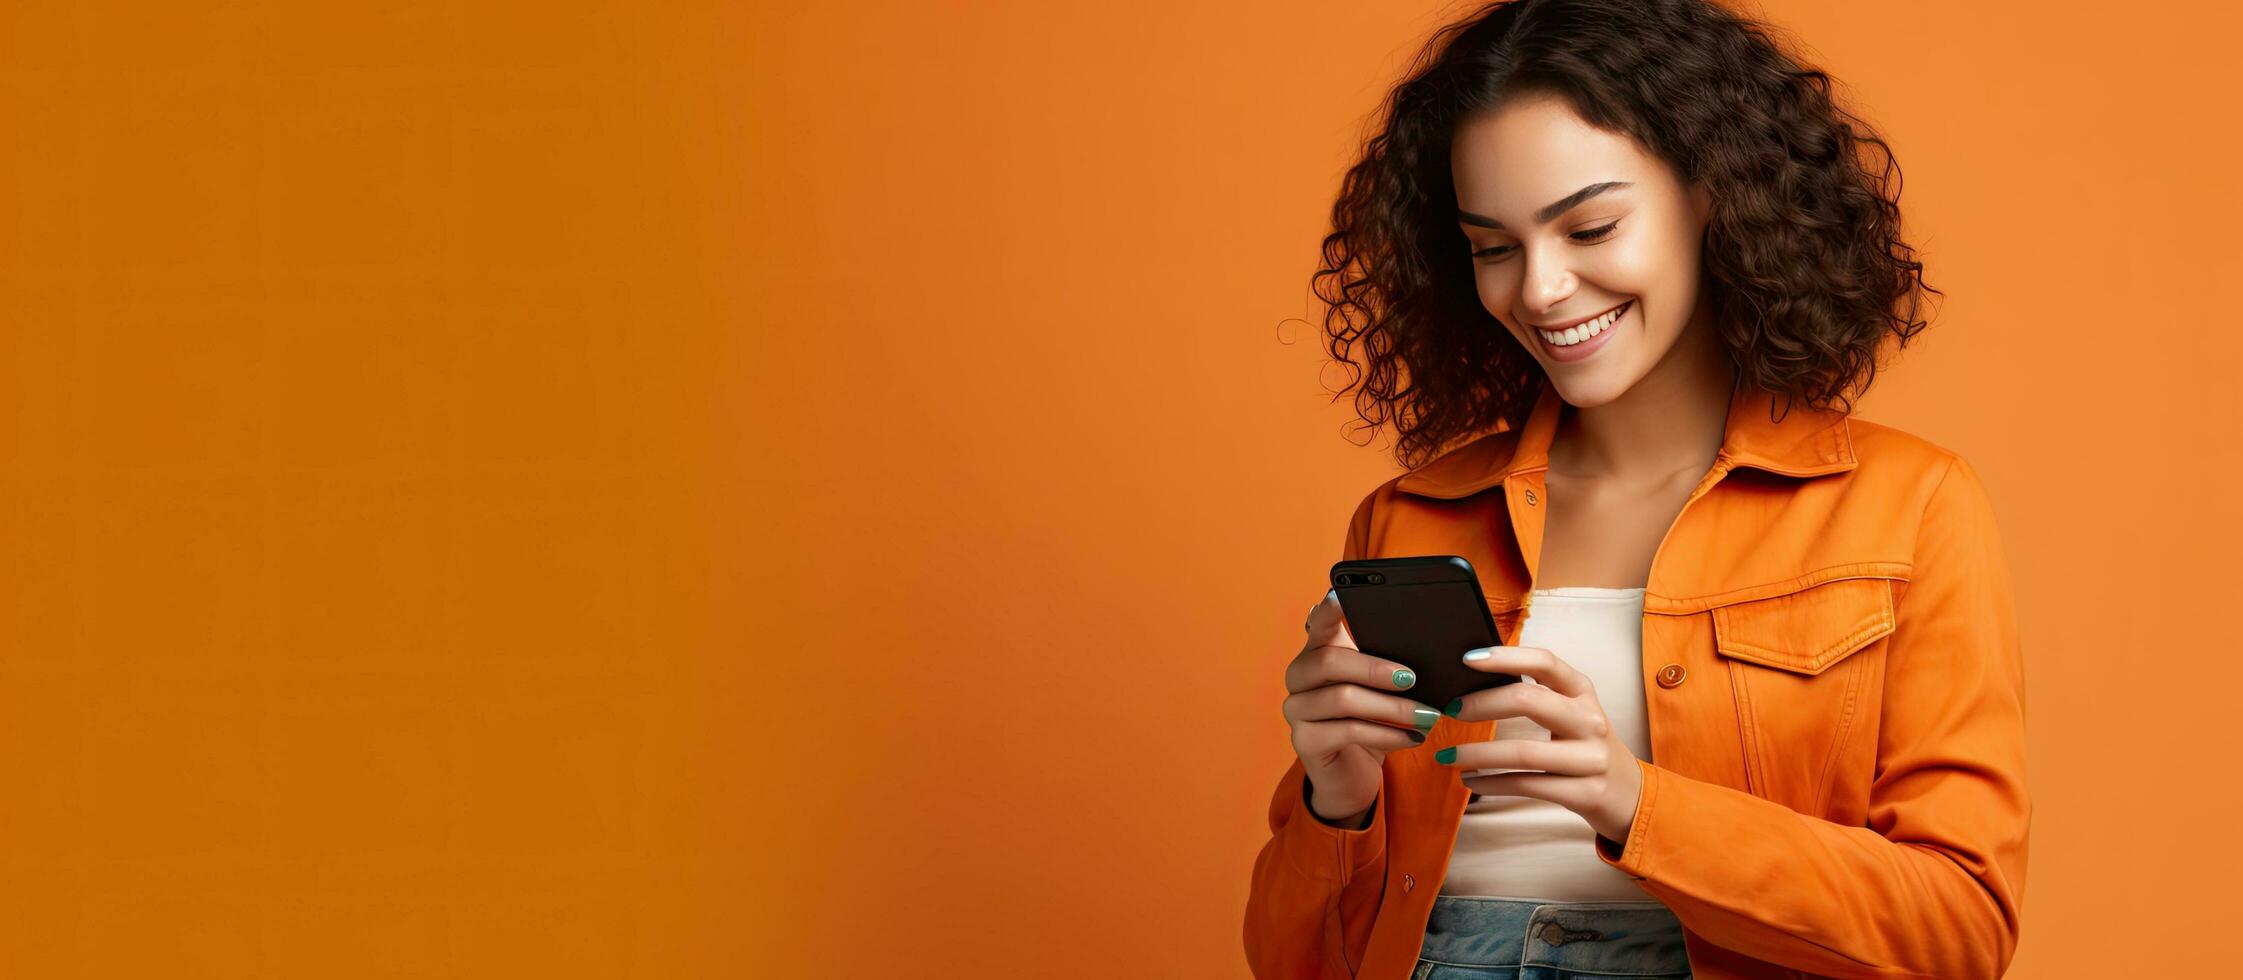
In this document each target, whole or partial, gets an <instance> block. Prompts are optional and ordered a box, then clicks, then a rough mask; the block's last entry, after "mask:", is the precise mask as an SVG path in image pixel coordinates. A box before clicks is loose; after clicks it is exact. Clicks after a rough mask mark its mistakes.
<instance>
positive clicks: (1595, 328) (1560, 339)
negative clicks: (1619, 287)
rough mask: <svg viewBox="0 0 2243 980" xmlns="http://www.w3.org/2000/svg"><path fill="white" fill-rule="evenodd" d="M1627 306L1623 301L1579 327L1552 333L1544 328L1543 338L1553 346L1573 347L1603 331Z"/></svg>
mask: <svg viewBox="0 0 2243 980" xmlns="http://www.w3.org/2000/svg"><path fill="white" fill-rule="evenodd" d="M1627 308H1628V307H1627V304H1625V303H1623V304H1621V305H1620V306H1619V307H1617V308H1615V309H1614V310H1613V311H1612V312H1610V313H1606V314H1605V315H1603V316H1600V317H1598V318H1596V319H1594V320H1591V321H1589V322H1587V323H1584V324H1581V325H1580V326H1577V327H1567V328H1565V329H1564V330H1561V331H1558V332H1556V333H1551V332H1550V331H1548V330H1543V331H1541V333H1542V339H1544V340H1547V341H1549V342H1550V346H1552V347H1571V346H1573V345H1575V344H1578V343H1580V342H1582V341H1584V340H1587V339H1589V338H1591V337H1594V336H1596V335H1598V334H1600V333H1603V332H1604V328H1606V327H1609V326H1611V325H1612V321H1613V320H1614V319H1616V318H1618V317H1619V315H1620V314H1621V313H1623V312H1625V311H1626V310H1627Z"/></svg>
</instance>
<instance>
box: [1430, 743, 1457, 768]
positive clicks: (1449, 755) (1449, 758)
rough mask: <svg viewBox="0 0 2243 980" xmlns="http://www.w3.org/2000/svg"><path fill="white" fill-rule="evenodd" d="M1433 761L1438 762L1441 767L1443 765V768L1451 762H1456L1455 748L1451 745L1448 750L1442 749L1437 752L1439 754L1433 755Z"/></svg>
mask: <svg viewBox="0 0 2243 980" xmlns="http://www.w3.org/2000/svg"><path fill="white" fill-rule="evenodd" d="M1433 761H1435V762H1438V763H1440V764H1442V765H1444V766H1445V765H1448V764H1449V763H1451V762H1455V761H1456V746H1454V745H1451V746H1449V747H1448V748H1445V749H1442V750H1441V751H1439V752H1435V753H1433Z"/></svg>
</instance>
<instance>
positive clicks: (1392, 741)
mask: <svg viewBox="0 0 2243 980" xmlns="http://www.w3.org/2000/svg"><path fill="white" fill-rule="evenodd" d="M1424 742H1425V733H1424V732H1420V731H1417V730H1416V729H1411V728H1394V727H1392V726H1389V725H1381V724H1379V723H1377V722H1373V721H1363V720H1361V719H1359V718H1341V719H1336V720H1333V721H1317V722H1310V723H1308V724H1306V725H1302V726H1301V727H1299V728H1296V729H1294V730H1293V751H1295V752H1296V753H1299V754H1300V755H1301V756H1302V757H1304V758H1314V757H1317V756H1321V755H1329V754H1331V753H1333V752H1337V751H1339V750H1341V749H1343V748H1346V747H1347V746H1350V745H1360V746H1362V747H1364V748H1367V749H1372V750H1374V751H1379V752H1395V751H1400V750H1402V749H1407V748H1411V747H1414V746H1417V745H1421V744H1423V743H1424Z"/></svg>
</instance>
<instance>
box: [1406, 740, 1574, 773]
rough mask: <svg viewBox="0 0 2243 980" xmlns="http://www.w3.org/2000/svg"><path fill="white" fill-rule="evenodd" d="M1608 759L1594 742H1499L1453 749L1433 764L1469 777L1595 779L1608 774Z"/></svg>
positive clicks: (1466, 744) (1453, 747)
mask: <svg viewBox="0 0 2243 980" xmlns="http://www.w3.org/2000/svg"><path fill="white" fill-rule="evenodd" d="M1452 749H1453V750H1454V751H1453V752H1452V751H1451V750H1452ZM1609 758H1610V755H1609V754H1608V753H1607V752H1605V750H1604V746H1602V745H1598V744H1596V743H1593V742H1545V741H1543V740H1541V739H1538V738H1497V739H1489V740H1487V741H1484V742H1463V743H1460V744H1457V745H1452V746H1450V747H1449V748H1446V749H1442V750H1441V751H1440V752H1438V753H1435V754H1434V756H1433V761H1434V762H1437V763H1440V764H1441V765H1444V766H1450V767H1452V768H1455V769H1457V770H1459V771H1460V772H1464V773H1467V774H1469V773H1470V771H1471V770H1474V769H1519V770H1525V771H1529V772H1543V773H1549V774H1551V775H1554V776H1594V775H1597V774H1598V773H1601V772H1603V771H1604V770H1605V767H1606V765H1607V760H1608V759H1609Z"/></svg>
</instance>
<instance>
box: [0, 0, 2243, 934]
mask: <svg viewBox="0 0 2243 980" xmlns="http://www.w3.org/2000/svg"><path fill="white" fill-rule="evenodd" d="M470 8H472V9H470ZM1460 9H1462V8H1457V7H1451V8H1449V10H1448V11H1443V10H1440V9H1436V8H1435V7H1434V6H1433V5H1430V4H1412V3H1381V4H1364V3H1337V2H1306V3H1304V2H1289V3H1254V4H1246V3H1228V4H1224V3H1144V4H1128V5H1121V4H1097V5H1092V4H1050V3H1027V2H1016V3H1004V4H998V3H971V4H969V3H957V2H951V3H860V4H848V5H831V4H828V5H815V4H788V5H780V4H739V5H717V4H662V3H656V4H632V3H619V2H618V3H570V2H559V3H514V4H474V5H467V4H449V3H429V2H384V3H313V4H288V3H269V2H267V3H234V4H224V5H219V4H181V5H154V4H99V3H91V2H81V3H71V4H44V5H37V6H36V7H35V6H33V5H25V4H16V5H10V6H9V7H8V8H7V10H6V11H5V13H4V14H0V25H4V26H0V134H5V135H4V137H0V208H4V212H0V312H4V315H5V317H6V321H7V322H6V329H5V331H0V535H4V537H5V540H6V556H7V560H6V561H5V562H4V563H0V567H4V569H5V570H4V571H0V576H4V577H0V787H5V788H4V790H0V883H4V884H0V973H5V974H7V975H10V976H27V977H28V976H123V975H159V976H197V977H200V976H229V977H230V976H252V975H254V976H274V977H284V976H285V977H296V976H360V975H362V976H461V977H466V976H475V977H481V976H501V975H509V976H511V975H521V976H529V975H542V976H585V977H594V976H597V977H617V976H648V977H654V976H768V977H782V976H805V977H809V976H816V977H872V976H896V975H910V976H916V977H982V976H1071V977H1141V976H1205V977H1239V976H1243V975H1244V974H1245V968H1244V960H1243V955H1242V952H1241V949H1240V942H1239V926H1240V913H1241V908H1242V904H1243V902H1244V900H1245V895H1246V885H1247V876H1248V871H1249V869H1250V867H1251V865H1252V860H1253V857H1254V853H1255V851H1256V849H1257V848H1258V847H1259V845H1260V843H1261V841H1262V839H1263V836H1264V833H1265V831H1266V828H1265V826H1264V824H1263V808H1264V806H1265V804H1266V802H1267V799H1268V793H1269V789H1270V786H1271V785H1272V784H1273V782H1274V780H1275V779H1276V777H1277V776H1278V775H1279V774H1280V773H1281V772H1282V771H1283V769H1284V767H1285V765H1286V763H1287V761H1288V759H1289V757H1290V747H1289V745H1288V743H1287V739H1286V731H1285V728H1284V725H1283V722H1282V720H1281V719H1280V717H1279V714H1278V703H1279V700H1280V699H1281V697H1282V695H1283V690H1282V685H1281V681H1280V671H1281V669H1282V666H1283V664H1284V662H1285V661H1286V660H1287V659H1288V658H1290V657H1291V656H1292V654H1293V653H1294V651H1295V649H1296V648H1297V645H1298V643H1299V633H1298V630H1299V622H1300V618H1301V614H1302V613H1303V612H1304V611H1305V609H1306V608H1307V606H1308V604H1309V603H1310V602H1311V601H1312V600H1313V599H1314V598H1315V597H1316V596H1317V595H1318V594H1319V593H1321V592H1322V591H1323V587H1322V585H1321V584H1320V582H1321V581H1322V574H1323V570H1324V568H1325V566H1326V565H1328V564H1329V563H1330V562H1331V561H1332V560H1333V559H1334V558H1335V556H1336V554H1337V551H1338V548H1339V544H1340V536H1341V532H1342V530H1343V529H1344V527H1345V524H1346V519H1347V516H1348V514H1349V511H1350V509H1351V508H1352V506H1353V505H1354V503H1355V502H1356V501H1357V500H1358V499H1360V497H1361V495H1362V494H1363V493H1365V492H1366V491H1367V490H1368V489H1369V488H1370V487H1371V486H1373V485H1375V484H1376V483H1377V482H1379V481H1381V480H1383V479H1385V478H1386V477H1388V476H1390V475H1392V474H1393V473H1394V472H1395V469H1394V467H1393V464H1392V462H1391V460H1390V459H1389V458H1388V457H1387V456H1386V455H1384V449H1385V445H1386V444H1385V443H1384V441H1380V442H1378V443H1376V444H1374V445H1372V446H1370V447H1367V448H1365V447H1358V446H1355V445H1352V444H1351V443H1350V442H1349V441H1347V440H1346V439H1345V438H1344V437H1343V429H1342V426H1343V423H1345V422H1346V421H1347V420H1348V418H1349V417H1350V416H1349V412H1348V411H1347V409H1346V405H1345V404H1344V403H1341V404H1336V405H1335V404H1331V403H1329V396H1328V394H1327V393H1326V392H1325V391H1324V390H1323V389H1322V388H1321V387H1320V380H1335V379H1336V378H1337V377H1338V374H1337V372H1324V373H1320V357H1321V354H1320V347H1319V346H1318V344H1316V343H1315V341H1316V339H1317V334H1316V332H1315V330H1314V328H1313V324H1312V322H1311V320H1310V319H1309V318H1312V317H1313V316H1314V314H1315V313H1316V307H1315V306H1314V305H1313V303H1312V301H1311V300H1310V298H1309V295H1308V293H1307V277H1308V274H1309V273H1310V271H1311V270H1312V269H1313V265H1314V258H1315V242H1316V239H1317V236H1318V235H1319V234H1321V232H1322V231H1323V230H1324V225H1323V222H1324V220H1325V216H1326V213H1327V210H1328V207H1329V203H1330V200H1331V195H1332V193H1333V191H1334V189H1335V187H1336V181H1337V178H1338V175H1339V172H1340V169H1341V168H1342V167H1343V166H1344V165H1345V163H1346V162H1347V160H1348V154H1349V152H1350V151H1351V150H1352V149H1353V142H1354V140H1355V139H1356V138H1357V137H1358V135H1359V134H1360V132H1361V125H1362V122H1363V120H1364V117H1365V114H1366V113H1368V112H1369V111H1370V109H1371V107H1372V105H1373V104H1374V102H1375V100H1376V99H1377V98H1378V96H1379V94H1380V93H1381V92H1382V90H1383V87H1384V86H1385V85H1386V84H1387V83H1388V82H1389V81H1391V80H1392V79H1393V78H1394V76H1395V73H1396V71H1398V69H1399V66H1400V62H1401V60H1402V59H1403V58H1405V57H1406V56H1407V55H1408V54H1409V53H1410V52H1411V51H1413V50H1414V49H1415V47H1416V45H1417V43H1418V41H1419V40H1420V39H1422V38H1423V37H1424V36H1425V35H1426V34H1427V33H1428V32H1430V31H1431V30H1432V29H1433V28H1434V27H1435V26H1436V25H1438V24H1439V23H1441V22H1443V21H1444V20H1446V19H1447V17H1448V16H1449V14H1450V13H1453V12H1454V11H1456V10H1460ZM1761 10H1762V12H1763V13H1764V14H1765V15H1766V16H1768V17H1769V18H1771V19H1773V20H1774V21H1776V22H1777V23H1778V24H1780V25H1783V26H1784V27H1786V28H1789V29H1791V30H1793V31H1794V32H1796V33H1797V35H1798V36H1800V37H1802V38H1804V39H1805V40H1806V41H1807V42H1808V44H1809V45H1810V48H1811V50H1810V54H1811V56H1812V57H1814V58H1816V59H1819V61H1820V62H1821V64H1823V65H1824V66H1825V67H1827V68H1828V69H1829V70H1831V71H1832V72H1833V73H1834V74H1835V75H1836V76H1837V77H1838V78H1840V79H1841V80H1842V81H1843V82H1844V83H1845V85H1846V91H1847V92H1848V93H1850V94H1852V95H1853V96H1854V97H1855V99H1856V100H1857V104H1859V105H1860V106H1861V107H1862V109H1863V111H1864V112H1865V113H1866V114H1867V115H1868V116H1869V117H1870V118H1871V119H1873V120H1875V121H1876V122H1878V123H1879V124H1880V125H1881V126H1883V127H1884V129H1885V132H1886V134H1887V135H1888V136H1889V137H1890V138H1891V139H1892V141H1893V143H1894V145H1895V147H1896V148H1897V150H1898V152H1899V154H1900V158H1901V162H1902V165H1903V167H1904V168H1905V174H1906V185H1905V186H1906V191H1905V193H1904V195H1903V198H1902V204H1903V208H1904V210H1905V211H1906V213H1907V216H1908V222H1909V225H1910V227H1911V229H1912V233H1913V237H1914V239H1915V241H1916V242H1917V244H1919V245H1920V246H1922V248H1923V250H1924V258H1925V259H1926V261H1927V262H1928V264H1929V275H1930V276H1931V279H1932V282H1933V284H1934V285H1936V286H1939V287H1940V288H1942V289H1944V290H1946V291H1947V293H1948V300H1947V303H1946V305H1945V306H1944V307H1943V308H1941V309H1940V310H1939V311H1938V316H1937V318H1936V320H1935V322H1934V324H1933V328H1932V329H1931V331H1929V332H1928V333H1926V334H1925V335H1924V338H1923V342H1922V343H1921V344H1920V345H1917V346H1914V347H1912V348H1911V349H1910V351H1909V352H1908V353H1907V354H1906V355H1905V356H1904V358H1903V359H1902V360H1901V361H1900V362H1899V364H1898V366H1897V367H1895V368H1894V369H1892V370H1890V371H1888V372H1886V373H1884V374H1882V375H1880V377H1879V385H1878V387H1877V388H1876V389H1874V391H1873V392H1872V394H1871V395H1870V397H1869V398H1868V399H1867V400H1866V401H1865V402H1864V405H1863V414H1864V415H1865V416H1866V417H1869V418H1873V419H1876V420H1878V421H1882V422H1886V423H1888V424H1893V425H1898V426H1901V427H1904V428H1907V429H1910V430H1911V431H1914V432H1917V433H1919V434H1921V435H1923V436H1925V437H1927V438H1930V439H1932V440H1933V441H1935V442H1939V443H1941V444H1943V445H1946V446H1949V447H1952V448H1954V449H1956V450H1958V451H1960V452H1962V453H1963V454H1965V455H1966V456H1967V457H1968V458H1970V459H1971V460H1972V461H1973V462H1974V463H1975V464H1976V465H1977V466H1978V467H1979V468H1980V470H1981V472H1982V473H1983V475H1984V477H1985V479H1986V482H1987V484H1988V485H1989V488H1990V490H1991V491H1992V493H1993V494H1994V496H1995V500H1996V505H1997V508H1998V511H1999V515H2000V518H2001V520H2002V522H2003V531H2004V534H2005V536H2006V540H2007V544H2008V547H2009V549H2010V554H2011V558H2012V560H2013V562H2014V564H2015V566H2016V568H2017V571H2018V576H2017V582H2018V595H2017V599H2018V604H2019V611H2020V614H2021V616H2022V620H2023V624H2024V626H2023V628H2024V635H2025V637H2026V639H2027V643H2028V651H2027V653H2028V658H2029V667H2028V670H2029V673H2030V678H2031V684H2032V688H2031V695H2030V701H2029V708H2030V720H2031V725H2032V728H2031V738H2032V748H2031V761H2032V770H2031V778H2032V785H2033V789H2034V793H2035V801H2036V808H2037V813H2036V820H2035V824H2034V836H2033V843H2034V849H2033V859H2032V865H2031V874H2030V885H2029V889H2028V893H2027V896H2028V897H2027V912H2028V919H2027V925H2026V931H2025V936H2024V941H2023V946H2022V949H2021V951H2020V954H2019V957H2018V960H2017V964H2016V966H2015V968H2014V969H2013V970H2012V975H2013V976H2029V977H2070V976H2078V977H2088V976H2100V975H2107V973H2108V971H2109V969H2110V968H2111V967H2112V966H2113V965H2116V964H2121V963H2123V964H2127V966H2128V968H2129V969H2130V970H2131V971H2132V972H2135V973H2139V974H2142V975H2151V974H2158V973H2168V974H2170V973H2175V972H2186V971H2188V970H2190V969H2192V968H2194V967H2195V965H2196V964H2200V963H2203V962H2207V961H2218V960H2219V959H2220V958H2221V957H2222V956H2223V955H2224V954H2225V952H2226V944H2227V941H2228V939H2229V938H2230V937H2231V935H2232V933H2233V930H2232V928H2230V925H2231V923H2230V922H2229V920H2230V919H2231V918H2232V915H2231V913H2230V910H2232V909H2233V908H2234V902H2233V899H2232V895H2230V894H2229V891H2230V888H2231V886H2232V884H2233V882H2234V881H2235V879H2236V874H2235V872H2236V871H2237V863H2238V862H2237V858H2236V848H2234V847H2233V846H2231V845H2230V844H2229V842H2228V838H2227V835H2226V829H2227V827H2228V825H2229V824H2230V823H2231V822H2232V816H2233V811H2234V810H2235V807H2236V804H2237V803H2238V799H2237V794H2236V793H2235V791H2234V790H2233V788H2232V786H2233V783H2234V780H2233V779H2232V778H2231V777H2230V775H2229V762H2230V761H2231V760H2232V759H2233V758H2234V757H2235V753H2234V751H2233V750H2234V749H2235V747H2236V743H2237V739H2236V737H2235V735H2234V734H2233V726H2234V724H2235V721H2236V719H2237V717H2238V712H2237V711H2236V710H2235V709H2234V708H2233V707H2232V704H2233V702H2234V701H2235V699H2236V697H2237V691H2238V685H2237V684H2236V680H2237V671H2236V668H2235V664H2236V663H2237V662H2238V657H2239V656H2243V654H2239V651H2238V650H2237V648H2236V644H2235V643H2234V641H2233V638H2232V633H2233V630H2232V629H2230V628H2227V627H2228V622H2227V620H2228V618H2229V617H2230V616H2231V614H2232V612H2233V610H2234V609H2235V608H2236V604H2235V602H2234V601H2233V599H2232V598H2231V597H2230V595H2229V587H2230V584H2231V583H2232V582H2233V581H2234V579H2235V575H2234V573H2233V565H2234V555H2235V548H2236V545H2237V544H2238V537H2239V536H2238V534H2237V533H2236V532H2237V525H2238V521H2237V518H2236V516H2235V512H2234V510H2233V509H2232V505H2231V504H2229V503H2228V502H2229V501H2231V500H2232V499H2233V489H2234V488H2233V486H2232V481H2233V480H2234V478H2235V477H2236V476H2237V475H2238V465H2237V459H2236V453H2235V451H2234V448H2233V441H2234V439H2235V438H2236V437H2235V435H2234V430H2235V425H2236V422H2237V420H2238V412H2237V404H2236V401H2237V391H2238V387H2239V386H2238V384H2237V382H2236V381H2235V371H2236V364H2237V356H2238V354H2243V344H2239V343H2238V341H2237V339H2236V337H2237V331H2236V329H2234V328H2235V325H2236V324H2237V322H2238V321H2237V318H2236V316H2235V314H2234V313H2233V309H2234V305H2235V299H2234V297H2233V296H2232V295H2231V293H2232V287H2233V283H2234V281H2235V280H2234V278H2233V277H2234V270H2235V268H2236V266H2237V261H2238V259H2239V258H2243V250H2239V246H2238V244H2237V242H2238V239H2237V237H2236V235H2235V224H2236V222H2237V220H2238V218H2243V213H2239V212H2243V208H2238V202H2239V200H2243V190H2238V184H2237V182H2236V180H2235V178H2234V174H2233V171H2234V166H2233V163H2234V160H2235V157H2236V153H2237V151H2238V149H2243V144H2239V142H2238V139H2237V136H2236V134H2235V126H2234V122H2235V115H2234V111H2233V106H2234V99H2235V97H2236V96H2237V95H2238V94H2239V93H2238V92H2237V86H2236V84H2235V83H2234V81H2233V76H2232V73H2231V69H2232V68H2233V62H2234V56H2233V52H2232V51H2230V50H2229V48H2230V46H2231V44H2232V41H2233V39H2234V38H2235V37H2237V36H2238V32H2239V28H2243V19H2239V17H2238V15H2237V14H2236V13H2235V12H2234V10H2235V8H2234V7H2232V6H2231V5H2226V4H2213V3H2199V4H2193V5H2136V6H2131V7H2129V6H2125V5H2119V6H2112V5H2107V4H2087V3H2076V4H2049V3H2022V2H2001V3H1993V2H1977V3H1968V4H1957V3H1932V2H1908V3H1884V4H1874V5H1872V4H1861V3H1845V2H1812V3H1809V2H1770V3H1768V4H1767V6H1766V7H1765V8H1761ZM2192 329H2193V330H2194V332H2192V333H2191V332H2186V331H2190V330H2192ZM2176 333H2179V334H2180V335H2179V337H2178V339H2171V340H2166V339H2159V338H2162V337H2164V336H2168V335H2173V334H2176ZM1359 438H1360V437H1359Z"/></svg>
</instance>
